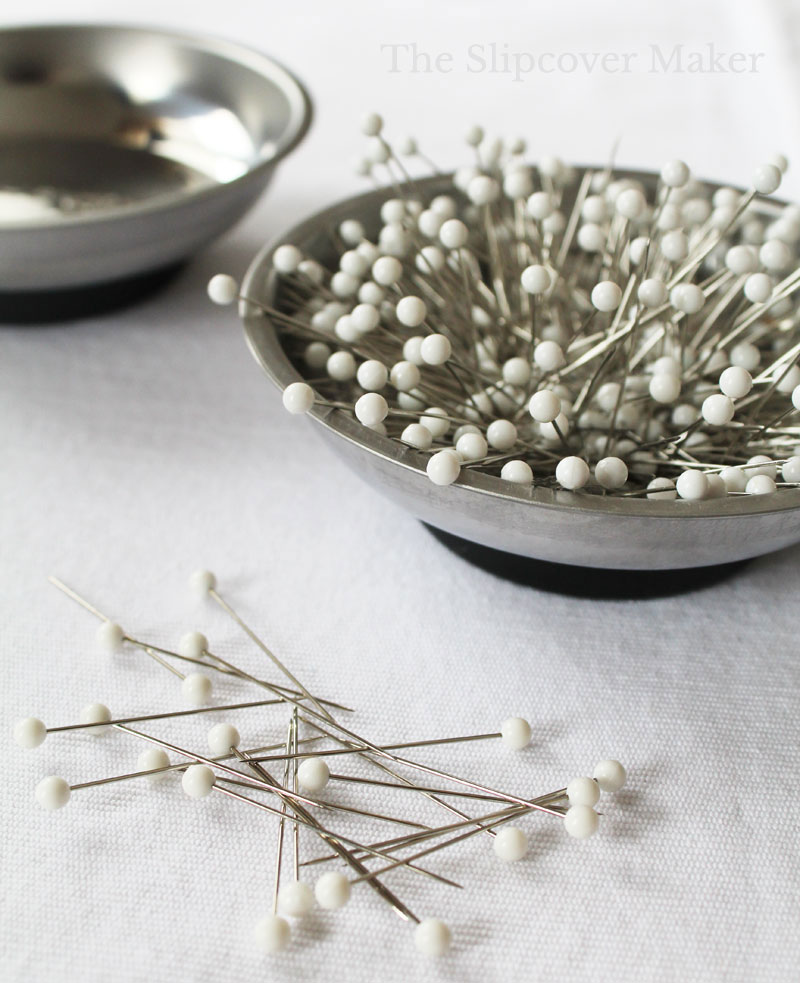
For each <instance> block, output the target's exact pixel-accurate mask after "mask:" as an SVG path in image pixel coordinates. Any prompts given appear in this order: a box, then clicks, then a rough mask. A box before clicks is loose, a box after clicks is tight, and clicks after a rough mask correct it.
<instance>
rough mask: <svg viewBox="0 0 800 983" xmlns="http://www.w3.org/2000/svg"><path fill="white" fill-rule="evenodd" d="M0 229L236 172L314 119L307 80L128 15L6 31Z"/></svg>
mask: <svg viewBox="0 0 800 983" xmlns="http://www.w3.org/2000/svg"><path fill="white" fill-rule="evenodd" d="M0 106H2V112H1V113H0V204H2V207H0V227H12V228H13V227H18V226H22V227H28V226H37V225H41V224H50V223H54V222H58V223H59V224H61V223H63V222H69V221H76V220H77V221H80V220H86V219H87V218H89V219H91V218H96V217H99V216H103V217H106V216H109V215H114V214H116V213H117V212H119V210H121V209H122V210H125V209H129V208H130V207H132V206H133V207H141V204H142V202H144V201H148V200H150V199H158V201H159V202H162V201H164V199H167V200H169V199H174V198H176V197H180V196H184V195H187V194H190V193H193V192H196V191H198V190H202V189H205V188H213V187H214V186H216V185H219V184H227V183H231V182H235V181H237V180H238V179H241V178H243V177H245V176H246V175H248V174H249V173H251V172H252V171H254V170H256V169H258V168H259V167H264V166H268V165H269V164H270V163H273V162H274V161H276V160H277V159H278V158H279V157H281V156H283V154H285V153H286V152H287V151H288V150H289V149H291V147H292V146H293V145H294V144H295V143H296V142H297V141H298V140H299V139H300V137H301V136H302V135H303V132H304V130H305V128H306V126H307V121H308V103H307V99H306V96H305V93H304V92H303V90H302V88H301V87H300V85H299V84H298V83H297V82H296V81H295V80H294V79H293V78H292V77H291V75H289V74H288V73H287V72H286V71H285V70H284V69H282V68H281V67H280V66H279V65H277V64H276V63H275V62H273V61H272V60H271V59H269V58H267V57H266V56H263V55H260V54H258V53H256V52H254V51H251V50H249V49H247V48H243V47H241V46H239V45H235V44H232V43H229V42H225V41H217V40H205V39H200V38H194V37H191V36H188V35H180V34H171V33H164V32H161V31H154V30H147V29H142V28H127V27H94V26H92V27H89V26H87V27H83V26H63V27H59V26H54V27H39V28H18V29H8V30H5V31H2V32H0Z"/></svg>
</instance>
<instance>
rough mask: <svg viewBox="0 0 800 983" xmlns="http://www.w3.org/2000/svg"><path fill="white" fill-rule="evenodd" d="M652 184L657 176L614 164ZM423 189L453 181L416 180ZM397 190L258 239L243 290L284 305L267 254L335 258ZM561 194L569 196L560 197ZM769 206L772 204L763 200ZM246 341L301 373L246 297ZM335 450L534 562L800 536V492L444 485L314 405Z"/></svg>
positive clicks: (425, 516)
mask: <svg viewBox="0 0 800 983" xmlns="http://www.w3.org/2000/svg"><path fill="white" fill-rule="evenodd" d="M617 174H618V176H620V177H633V178H636V179H637V180H639V181H642V182H643V183H644V184H645V185H650V186H651V187H652V184H653V182H654V181H655V179H656V176H655V175H653V174H650V173H647V172H644V173H643V172H638V171H619V172H617ZM418 184H419V187H420V190H421V192H422V194H423V195H424V197H426V198H427V197H428V196H430V197H433V196H434V195H435V194H437V193H440V192H442V191H443V190H444V189H445V187H446V186H448V185H450V184H451V182H450V180H449V179H443V178H431V179H428V180H426V181H420V182H418ZM392 195H393V191H392V190H391V189H387V190H386V191H374V192H370V193H369V194H365V195H360V196H358V197H355V198H351V199H349V200H347V201H344V202H342V203H341V204H338V205H335V206H333V207H332V208H329V209H327V210H326V211H323V212H320V213H319V214H317V215H315V216H313V217H312V218H310V219H308V220H307V221H305V222H303V223H301V224H300V225H298V226H296V227H295V228H294V229H292V230H291V231H289V232H287V233H286V235H285V236H283V237H282V238H281V239H280V241H278V242H274V243H272V244H270V245H269V246H267V247H266V248H264V249H263V250H262V251H261V252H260V253H259V254H258V255H257V256H256V257H255V259H254V260H253V262H252V264H251V266H250V268H249V270H248V272H247V276H246V278H245V280H244V284H243V293H244V294H245V296H247V297H251V298H253V299H254V300H256V301H261V302H263V303H266V304H267V305H268V306H272V307H277V308H280V306H281V296H280V283H279V279H278V278H277V277H276V276H275V275H274V274H273V272H272V269H271V264H272V254H273V253H274V251H275V249H277V248H278V246H280V245H281V244H282V243H286V242H290V243H293V244H295V245H297V246H299V247H300V248H301V249H302V250H303V251H304V252H306V253H307V254H309V255H310V256H312V257H316V258H318V259H320V260H321V261H323V262H324V261H326V260H329V259H330V257H331V248H332V246H331V238H330V235H329V230H331V229H333V228H335V227H336V226H337V225H338V224H339V223H340V222H341V221H342V220H343V219H345V218H356V219H359V220H360V221H361V222H362V223H363V224H364V226H365V228H366V229H367V232H368V233H369V232H370V231H375V230H376V229H377V228H378V227H379V225H380V221H379V211H380V206H381V204H382V202H383V201H385V200H386V199H387V198H389V197H392ZM567 204H569V203H567ZM761 207H762V208H763V210H764V211H765V213H774V212H775V210H776V208H777V205H776V203H770V202H764V203H763V205H762V206H761ZM240 314H241V316H242V319H243V322H244V330H245V336H246V339H247V343H248V345H249V347H250V349H251V351H252V353H253V355H254V356H255V358H256V360H257V361H258V362H259V363H260V364H261V366H262V367H263V369H264V371H265V372H266V373H267V375H268V376H269V378H270V379H271V380H272V381H273V382H274V383H275V384H276V385H277V386H279V387H280V388H281V389H283V388H285V387H286V386H287V385H288V384H289V383H292V382H297V381H299V380H301V379H302V375H301V373H300V372H299V371H298V370H297V369H296V368H295V366H294V365H293V364H292V362H291V360H290V358H289V357H288V355H287V353H286V352H285V350H284V348H283V347H282V344H281V340H280V337H279V334H278V330H277V326H276V325H275V323H274V322H273V321H272V320H271V319H270V318H269V317H268V316H266V315H264V314H262V313H261V312H260V311H259V310H258V309H257V308H256V307H255V306H254V305H252V304H248V303H247V302H242V303H241V305H240ZM309 415H310V416H311V417H312V419H313V420H314V422H315V423H316V424H318V425H319V432H320V433H321V435H322V436H323V438H324V439H325V440H326V441H327V443H328V444H329V445H330V446H331V448H332V449H333V450H334V451H335V453H336V454H338V455H339V457H341V458H342V460H343V461H344V462H345V463H346V464H348V465H349V466H350V467H351V468H352V469H353V470H354V471H356V472H357V473H358V474H359V475H360V476H361V477H362V478H364V479H365V480H366V481H368V482H369V483H370V484H372V485H374V486H375V487H376V488H377V489H378V490H379V491H381V492H382V493H383V494H384V495H386V496H388V497H389V498H390V499H392V500H393V501H394V502H396V503H397V504H398V505H400V506H402V507H403V508H405V509H407V510H408V511H409V512H411V513H412V515H415V516H417V517H418V518H419V519H421V520H423V521H424V522H426V523H428V524H429V525H431V526H434V527H435V528H436V529H439V530H442V531H444V532H445V533H449V534H451V535H453V536H456V537H459V538H460V539H463V540H468V541H470V542H472V543H477V544H480V545H481V546H486V547H490V548H492V549H496V550H502V551H504V552H506V553H513V554H517V555H519V556H523V557H530V558H534V559H536V560H546V561H550V562H552V563H561V564H572V565H576V566H583V567H600V568H605V569H608V570H649V571H659V570H675V569H681V568H689V567H706V566H713V565H718V564H729V563H733V562H735V561H739V560H744V559H747V558H750V557H754V556H759V555H761V554H764V553H769V552H772V551H773V550H778V549H781V548H782V547H785V546H789V545H791V544H793V543H796V542H800V490H788V489H787V490H784V491H781V492H780V493H778V494H774V495H753V496H749V495H748V496H732V497H729V498H727V499H714V500H710V501H705V502H688V501H674V502H659V501H657V500H652V501H650V500H647V499H638V498H614V497H611V496H601V495H592V494H580V493H574V492H568V491H560V490H554V489H550V488H540V487H527V488H526V487H524V486H515V485H511V484H510V483H508V482H505V481H503V480H501V479H500V478H497V477H493V476H491V475H486V474H481V473H479V472H477V471H469V470H466V471H462V472H461V476H460V477H459V479H458V481H457V482H456V483H455V484H453V485H449V486H447V487H445V488H441V487H438V486H436V485H434V484H433V483H432V482H431V481H430V479H429V478H428V476H427V474H426V472H425V464H426V461H427V457H426V456H425V455H423V454H420V453H419V452H417V451H415V450H413V449H412V448H410V447H406V446H404V445H402V444H400V443H398V442H397V441H394V440H391V439H389V438H387V437H382V436H380V435H379V434H376V433H374V432H373V431H371V430H368V429H367V428H366V427H363V426H362V425H361V424H359V423H358V422H357V421H356V420H355V419H354V418H353V417H351V416H348V415H347V414H345V413H344V412H342V411H341V410H335V409H330V408H328V407H314V408H313V409H312V410H311V413H310V414H309Z"/></svg>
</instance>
